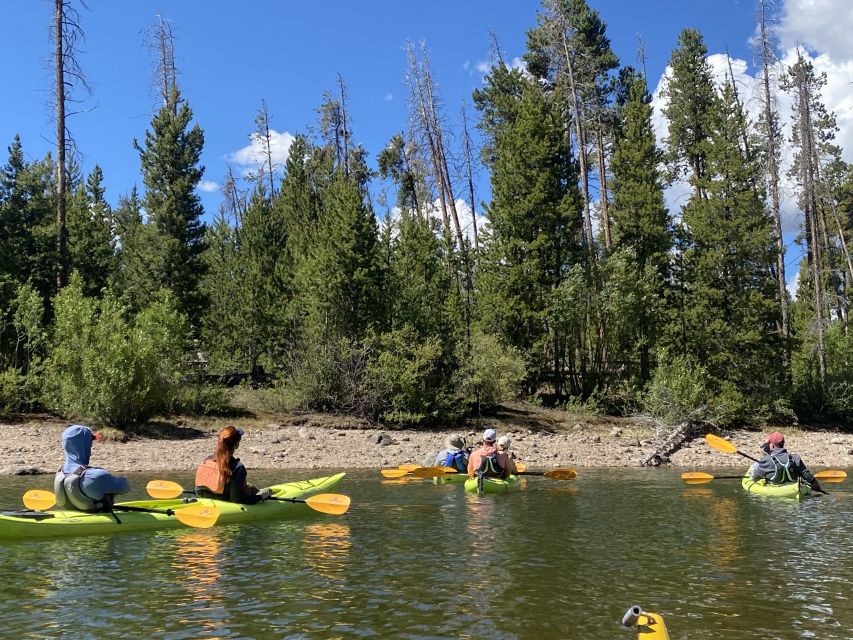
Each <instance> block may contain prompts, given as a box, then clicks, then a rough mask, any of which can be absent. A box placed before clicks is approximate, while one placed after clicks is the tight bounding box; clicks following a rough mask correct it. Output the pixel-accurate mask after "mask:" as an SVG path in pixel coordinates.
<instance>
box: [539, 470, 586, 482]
mask: <svg viewBox="0 0 853 640" xmlns="http://www.w3.org/2000/svg"><path fill="white" fill-rule="evenodd" d="M542 475H543V476H545V477H546V478H551V480H574V479H575V478H577V476H578V470H577V469H574V468H572V467H566V468H564V469H551V470H550V471H546V472H545V473H543V474H542Z"/></svg>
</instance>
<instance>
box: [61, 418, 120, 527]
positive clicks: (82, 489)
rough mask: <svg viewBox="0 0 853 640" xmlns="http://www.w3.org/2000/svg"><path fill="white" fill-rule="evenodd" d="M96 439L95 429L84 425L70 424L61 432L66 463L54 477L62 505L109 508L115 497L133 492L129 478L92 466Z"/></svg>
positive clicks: (98, 508) (81, 507)
mask: <svg viewBox="0 0 853 640" xmlns="http://www.w3.org/2000/svg"><path fill="white" fill-rule="evenodd" d="M94 439H95V436H94V435H93V434H92V430H91V429H90V428H89V427H86V426H84V425H82V424H72V425H69V426H68V427H66V429H65V431H63V432H62V448H63V450H64V451H65V463H64V464H63V465H62V468H61V469H60V470H59V471H57V472H56V475H55V476H54V479H53V493H54V495H55V496H56V504H57V505H58V506H59V507H60V508H63V507H72V508H74V509H79V510H80V511H91V512H105V511H110V510H111V509H112V506H113V501H114V500H115V496H116V495H117V494H121V493H127V492H128V491H130V485H129V484H128V482H127V478H124V477H121V476H114V475H113V474H111V473H110V472H109V471H107V470H106V469H102V468H101V467H90V466H89V459H90V458H91V457H92V441H93V440H94Z"/></svg>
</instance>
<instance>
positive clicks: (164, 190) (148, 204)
mask: <svg viewBox="0 0 853 640" xmlns="http://www.w3.org/2000/svg"><path fill="white" fill-rule="evenodd" d="M191 120H192V110H191V109H190V107H189V105H188V104H187V103H186V102H184V101H182V100H181V97H180V93H179V92H178V90H177V88H173V90H172V92H171V95H170V97H169V101H168V103H167V104H166V105H165V106H164V107H163V108H162V109H161V110H160V111H159V112H158V113H157V115H156V116H155V117H154V119H153V120H152V122H151V131H146V132H145V144H144V145H140V144H139V143H138V142H136V141H134V147H135V148H136V149H137V150H138V151H139V155H140V159H141V162H142V176H143V181H144V183H145V188H146V191H145V198H144V204H145V212H146V214H147V215H148V218H149V220H150V221H151V222H152V223H153V224H154V225H155V226H156V228H157V230H158V231H159V233H160V235H161V242H162V243H163V248H164V251H163V252H162V258H163V263H162V271H161V272H160V273H159V274H158V275H159V279H160V283H159V284H160V285H162V286H164V287H167V288H169V289H171V290H172V291H173V292H174V294H175V297H176V298H177V300H178V304H179V308H180V310H181V311H182V312H183V313H185V314H187V316H188V317H189V318H190V320H191V323H192V325H193V326H198V324H197V322H198V319H199V316H200V314H201V312H202V309H203V307H204V299H203V296H202V295H201V292H200V291H199V280H200V278H201V277H202V275H203V267H204V265H203V264H202V261H201V253H202V251H203V250H204V231H205V229H204V223H203V222H202V221H201V215H202V213H203V211H202V206H201V202H200V200H199V197H198V195H197V194H196V192H195V188H196V186H198V183H199V181H200V180H201V177H202V174H203V172H204V167H199V166H198V162H199V158H200V156H201V151H202V147H203V146H204V133H203V132H202V130H201V128H200V127H199V126H198V125H197V124H196V125H194V126H193V127H192V128H191V129H188V127H189V126H190V121H191Z"/></svg>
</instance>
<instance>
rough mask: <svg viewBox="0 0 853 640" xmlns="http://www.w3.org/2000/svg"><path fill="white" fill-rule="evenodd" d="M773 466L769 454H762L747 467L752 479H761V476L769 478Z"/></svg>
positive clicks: (772, 471) (771, 475) (773, 469)
mask: <svg viewBox="0 0 853 640" xmlns="http://www.w3.org/2000/svg"><path fill="white" fill-rule="evenodd" d="M774 471H775V467H774V466H773V460H772V459H771V457H770V456H764V457H763V458H761V460H759V461H758V462H753V463H752V466H751V467H750V469H749V475H750V477H751V478H752V479H753V480H756V481H757V480H761V479H762V478H771V477H773V473H774Z"/></svg>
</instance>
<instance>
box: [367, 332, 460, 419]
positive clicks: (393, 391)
mask: <svg viewBox="0 0 853 640" xmlns="http://www.w3.org/2000/svg"><path fill="white" fill-rule="evenodd" d="M453 379H454V370H453V363H451V362H448V356H447V354H446V353H445V348H444V345H443V343H442V341H441V340H439V338H437V337H435V336H428V337H422V336H420V335H419V334H418V333H417V332H416V331H415V330H414V329H412V328H411V327H404V328H403V329H398V330H395V331H390V332H388V333H384V334H382V335H381V336H379V338H378V340H377V345H376V348H375V349H374V350H373V352H372V354H371V357H370V360H369V363H368V370H367V372H366V380H365V385H364V388H365V390H366V391H368V392H369V393H370V395H371V397H373V398H376V399H377V400H378V407H377V408H378V413H380V414H381V417H382V418H383V419H385V420H389V421H391V422H397V423H401V424H412V425H416V424H425V423H431V422H435V421H438V420H442V421H454V420H458V419H459V418H460V417H461V416H462V415H464V413H465V407H464V401H463V399H462V397H461V395H460V394H459V393H458V392H457V391H455V390H454V389H453V385H452V381H453Z"/></svg>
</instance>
